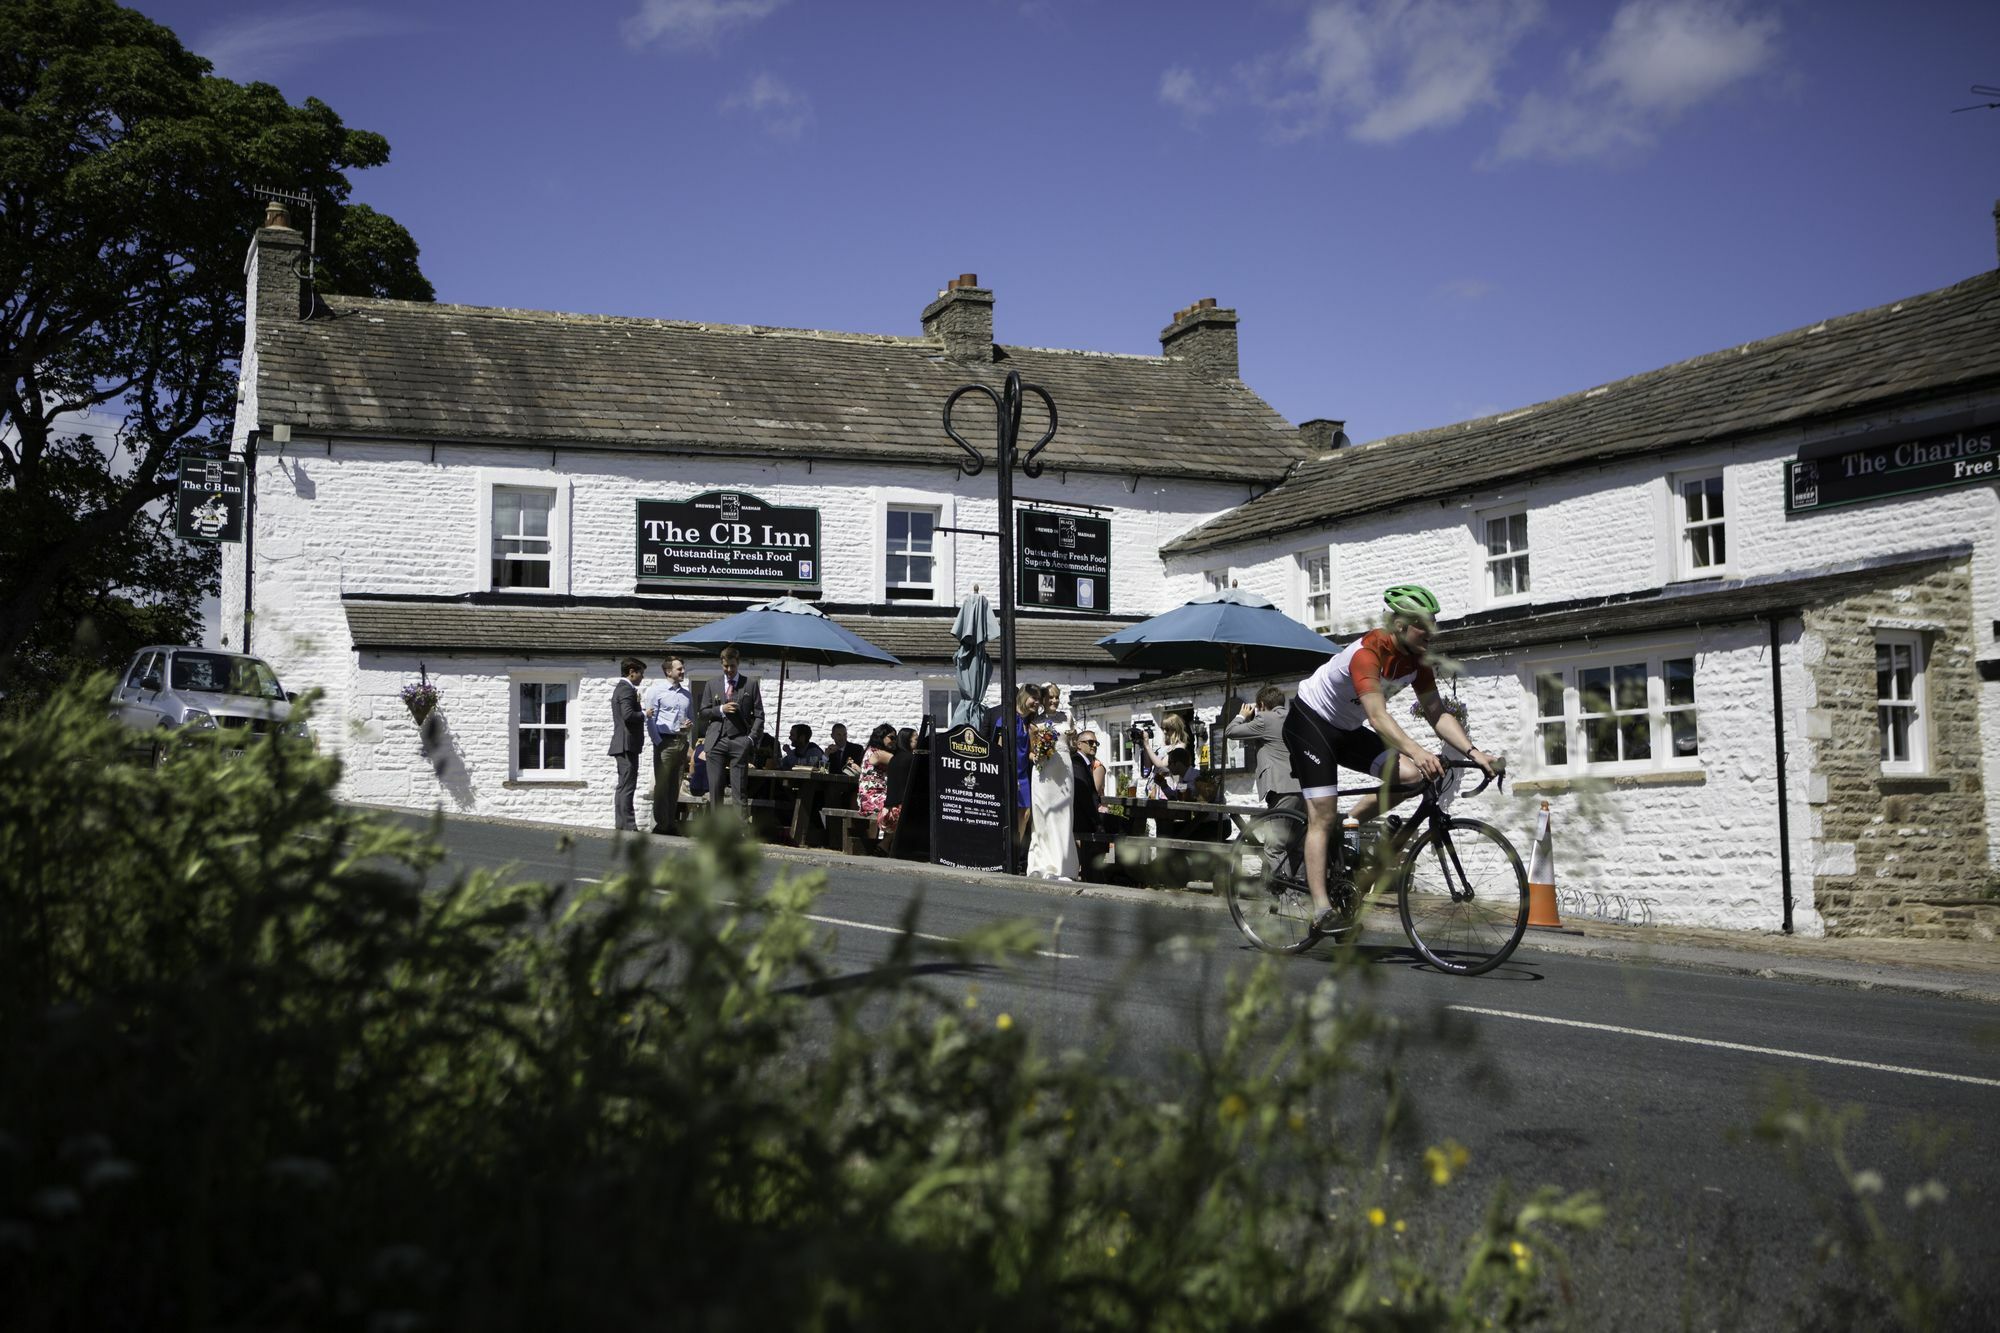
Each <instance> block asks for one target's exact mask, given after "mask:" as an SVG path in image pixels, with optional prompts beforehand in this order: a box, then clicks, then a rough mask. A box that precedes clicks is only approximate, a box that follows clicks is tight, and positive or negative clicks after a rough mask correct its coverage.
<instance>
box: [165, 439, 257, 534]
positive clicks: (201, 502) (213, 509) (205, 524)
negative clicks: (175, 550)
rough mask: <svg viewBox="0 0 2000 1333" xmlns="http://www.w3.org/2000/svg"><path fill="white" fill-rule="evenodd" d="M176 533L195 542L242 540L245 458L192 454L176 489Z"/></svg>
mask: <svg viewBox="0 0 2000 1333" xmlns="http://www.w3.org/2000/svg"><path fill="white" fill-rule="evenodd" d="M174 535H176V536H178V537H181V538H183V539H184V540H187V541H194V542H240V541H242V540H243V460H242V459H240V458H191V459H189V460H187V461H186V462H185V463H183V464H182V465H181V476H180V483H179V485H177V486H176V487H175V489H174Z"/></svg>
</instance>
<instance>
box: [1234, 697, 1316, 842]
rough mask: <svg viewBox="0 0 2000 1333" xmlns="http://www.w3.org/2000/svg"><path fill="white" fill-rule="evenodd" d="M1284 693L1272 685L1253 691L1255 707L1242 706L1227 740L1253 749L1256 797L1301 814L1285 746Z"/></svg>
mask: <svg viewBox="0 0 2000 1333" xmlns="http://www.w3.org/2000/svg"><path fill="white" fill-rule="evenodd" d="M1289 711H1290V709H1289V708H1288V707H1287V706H1286V704H1285V692H1284V691H1283V690H1281V689H1279V688H1278V687H1277V686H1276V685H1266V686H1265V687H1264V688H1263V689H1261V690H1259V691H1257V702H1256V704H1255V705H1251V704H1244V705H1243V713H1242V716H1240V717H1239V718H1238V719H1237V720H1236V721H1235V722H1234V723H1232V724H1230V727H1229V738H1230V739H1231V740H1237V741H1242V742H1243V743H1244V745H1245V746H1246V747H1254V753H1255V754H1256V764H1257V794H1258V795H1259V796H1261V797H1263V798H1264V804H1265V805H1266V806H1267V807H1276V806H1280V805H1287V806H1290V807H1292V808H1294V809H1296V810H1298V811H1299V812H1300V813H1301V814H1303V813H1305V801H1304V798H1302V797H1301V796H1300V795H1299V780H1298V779H1297V778H1295V777H1293V776H1292V751H1291V747H1289V746H1287V745H1286V744H1285V714H1286V713H1287V712H1289Z"/></svg>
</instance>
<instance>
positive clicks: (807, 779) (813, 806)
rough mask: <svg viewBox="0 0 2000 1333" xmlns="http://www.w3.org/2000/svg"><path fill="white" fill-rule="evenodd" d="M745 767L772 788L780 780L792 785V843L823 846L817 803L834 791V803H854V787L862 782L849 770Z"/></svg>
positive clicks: (824, 834) (750, 773) (823, 831)
mask: <svg viewBox="0 0 2000 1333" xmlns="http://www.w3.org/2000/svg"><path fill="white" fill-rule="evenodd" d="M745 771H746V772H747V774H748V776H750V777H753V778H763V779H766V780H768V781H769V782H771V783H772V785H773V787H774V788H775V787H776V786H777V785H778V784H783V785H785V786H788V787H790V788H791V789H792V845H793V846H794V847H819V846H823V845H824V844H825V842H826V831H825V830H824V829H822V828H821V827H820V821H819V817H818V815H819V809H820V807H821V806H823V805H826V804H827V803H828V801H829V798H832V797H834V796H835V795H836V794H838V795H839V797H840V799H839V800H838V801H837V802H836V804H841V805H851V804H853V796H854V793H855V789H856V788H857V787H858V786H859V785H860V783H861V779H860V778H859V777H857V776H855V775H854V774H852V773H822V772H816V771H814V770H813V769H810V768H752V769H747V770H745Z"/></svg>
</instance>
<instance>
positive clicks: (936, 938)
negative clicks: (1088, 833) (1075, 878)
mask: <svg viewBox="0 0 2000 1333" xmlns="http://www.w3.org/2000/svg"><path fill="white" fill-rule="evenodd" d="M653 891H654V892H655V893H665V892H667V890H665V889H655V890H653ZM716 905H717V906H719V907H741V906H742V904H741V903H735V902H731V901H729V900H728V899H727V898H718V899H716ZM805 918H806V920H808V921H817V922H819V923H820V924H821V925H822V926H851V927H853V928H854V929H855V930H873V931H879V932H880V933H882V934H884V935H900V934H902V933H903V928H902V927H901V926H878V925H876V924H875V923H874V922H872V921H849V920H847V919H845V918H844V917H837V916H818V915H816V914H814V913H812V912H807V913H805ZM1058 924H1059V925H1060V919H1058ZM910 933H911V934H912V935H914V936H915V937H916V938H918V939H920V940H929V941H931V942H932V943H933V944H957V943H958V941H957V940H955V939H952V938H951V937H950V936H949V935H926V934H925V933H924V932H923V931H921V930H916V931H912V932H910ZM1035 957H1037V958H1069V959H1075V958H1080V957H1082V955H1081V954H1074V953H1057V952H1056V951H1055V950H1053V949H1037V950H1035Z"/></svg>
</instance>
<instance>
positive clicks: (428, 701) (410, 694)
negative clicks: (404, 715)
mask: <svg viewBox="0 0 2000 1333" xmlns="http://www.w3.org/2000/svg"><path fill="white" fill-rule="evenodd" d="M442 697H443V696H442V694H441V693H440V692H439V690H438V687H437V686H435V685H433V684H431V681H430V677H429V675H425V676H424V678H423V679H421V680H417V681H412V682H411V683H410V684H408V685H405V686H404V687H403V707H405V708H407V709H409V710H410V716H411V717H412V718H414V719H416V723H417V725H418V726H420V727H421V726H422V725H423V724H424V719H425V718H428V717H429V716H430V715H431V714H432V713H433V712H434V711H436V709H437V706H438V701H439V700H440V699H441V698H442Z"/></svg>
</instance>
